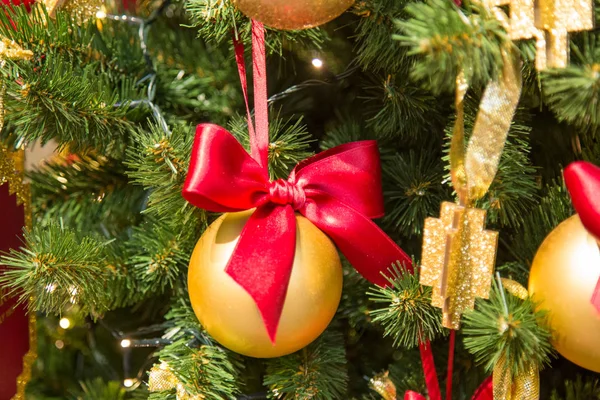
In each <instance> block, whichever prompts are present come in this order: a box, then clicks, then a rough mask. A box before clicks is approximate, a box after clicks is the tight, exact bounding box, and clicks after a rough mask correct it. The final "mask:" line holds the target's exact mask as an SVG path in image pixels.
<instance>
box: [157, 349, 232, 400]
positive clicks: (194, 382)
mask: <svg viewBox="0 0 600 400" xmlns="http://www.w3.org/2000/svg"><path fill="white" fill-rule="evenodd" d="M156 355H157V356H158V357H159V360H160V362H164V363H166V365H167V366H168V368H169V369H170V370H171V371H172V372H173V373H174V374H175V376H176V377H177V378H178V379H179V381H180V382H181V383H182V384H183V386H184V388H185V391H186V392H187V394H188V395H190V396H192V397H193V396H198V397H200V398H203V399H207V400H224V399H231V400H235V399H236V395H238V394H239V385H238V378H239V374H240V372H241V370H242V364H241V363H240V361H239V360H238V358H237V356H236V355H233V354H231V353H229V352H227V351H225V350H224V349H222V348H221V347H217V346H210V345H201V346H199V347H194V346H192V345H190V344H189V343H188V340H186V339H185V338H182V339H179V340H177V341H175V342H174V343H173V344H170V345H167V346H165V347H164V348H163V349H161V350H160V351H158V352H157V353H156ZM172 393H174V390H173V391H171V393H168V392H167V393H164V392H162V393H156V394H154V395H153V396H151V397H150V398H155V399H164V398H168V397H167V396H169V395H170V394H172Z"/></svg>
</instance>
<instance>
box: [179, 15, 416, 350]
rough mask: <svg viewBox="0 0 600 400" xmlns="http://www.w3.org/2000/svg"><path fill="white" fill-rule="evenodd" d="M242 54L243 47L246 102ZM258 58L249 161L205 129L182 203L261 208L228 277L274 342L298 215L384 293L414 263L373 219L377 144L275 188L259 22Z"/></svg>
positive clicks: (310, 162)
mask: <svg viewBox="0 0 600 400" xmlns="http://www.w3.org/2000/svg"><path fill="white" fill-rule="evenodd" d="M240 48H241V44H239V43H237V44H236V55H237V59H238V67H239V70H240V78H241V80H242V89H243V91H244V94H245V96H244V97H245V98H246V93H247V89H246V82H245V68H244V65H243V48H241V51H240ZM240 55H241V57H240ZM253 59H254V62H253V64H254V82H255V90H254V93H255V109H256V127H255V128H252V127H251V123H250V122H251V119H250V118H249V121H248V122H249V124H248V125H249V126H250V128H249V131H250V142H251V149H252V156H250V155H249V154H248V153H247V152H246V150H245V149H244V148H243V147H242V145H241V144H240V143H239V142H238V141H237V140H236V139H235V138H234V137H233V136H232V135H231V134H230V133H229V132H227V131H226V130H225V129H224V128H221V127H219V126H217V125H212V124H202V125H199V126H198V128H197V130H196V139H195V142H194V147H193V150H192V158H191V164H190V169H189V173H188V175H187V178H186V182H185V186H184V189H183V196H184V197H185V199H186V200H187V201H189V202H190V203H192V204H193V205H195V206H197V207H200V208H203V209H206V210H209V211H215V212H232V211H242V210H248V209H251V208H256V211H255V212H254V213H253V214H252V216H251V217H250V219H249V220H248V222H247V223H246V225H245V227H244V229H243V230H242V233H241V235H240V239H239V241H238V244H237V246H236V248H235V250H234V252H233V254H232V256H231V259H230V260H229V262H228V264H227V267H226V272H227V274H229V275H230V276H231V277H232V278H233V279H234V280H235V281H236V282H237V283H238V284H240V285H241V286H242V287H243V288H244V289H245V290H246V291H247V292H248V293H249V294H250V296H251V297H252V298H253V299H254V301H255V302H256V305H257V307H258V309H259V311H260V313H261V316H262V318H263V321H264V323H265V327H266V329H267V332H268V334H269V337H270V338H271V341H273V342H274V341H275V335H276V332H277V326H278V323H279V318H280V316H281V311H282V309H283V304H284V300H285V296H286V291H287V287H288V283H289V279H290V275H291V271H292V265H293V261H294V252H295V247H296V219H295V218H296V217H295V212H299V213H300V214H302V215H303V216H305V217H306V218H307V219H309V220H310V221H311V222H312V223H313V224H315V225H316V226H317V227H318V228H319V229H321V230H322V231H324V232H325V233H326V234H327V235H329V237H330V238H331V239H332V240H333V241H334V242H335V244H336V245H337V246H338V248H339V249H340V250H341V252H342V253H343V254H344V255H345V256H346V258H347V259H348V260H349V261H350V263H352V265H353V266H354V267H355V268H356V269H357V270H358V271H359V272H360V273H361V274H362V275H363V276H364V277H365V278H367V279H368V280H370V281H371V282H373V283H376V284H379V285H386V284H387V281H386V279H385V278H384V277H383V276H382V275H381V272H382V271H385V270H387V268H388V267H389V266H390V265H391V264H392V263H394V262H396V261H400V262H402V263H404V264H405V265H407V266H409V265H410V263H411V259H410V257H409V256H408V255H406V253H404V252H403V251H402V250H401V249H400V248H399V247H398V246H397V245H396V244H395V243H394V242H393V241H392V240H391V239H390V238H389V237H388V236H387V235H386V234H385V233H384V232H383V231H382V230H381V229H379V227H377V225H376V224H375V223H374V222H373V221H371V218H377V217H380V216H382V215H383V196H382V190H381V169H380V166H379V151H378V149H377V145H376V143H375V141H362V142H354V143H349V144H345V145H342V146H338V147H335V148H333V149H330V150H327V151H324V152H322V153H319V154H317V155H316V156H313V157H311V158H308V159H306V160H304V161H302V162H301V163H299V164H298V165H297V166H296V168H294V170H293V171H292V173H291V174H290V176H289V178H288V179H287V180H282V179H280V180H277V181H270V180H269V174H268V170H267V154H268V153H267V150H268V143H269V142H268V122H267V121H268V116H267V98H266V67H265V50H264V28H263V26H262V24H260V23H257V22H255V21H253ZM246 103H247V98H246ZM248 114H249V116H250V112H249V111H248Z"/></svg>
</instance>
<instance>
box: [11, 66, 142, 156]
mask: <svg viewBox="0 0 600 400" xmlns="http://www.w3.org/2000/svg"><path fill="white" fill-rule="evenodd" d="M13 65H14V66H16V65H17V64H14V63H13ZM20 65H21V67H22V68H19V69H16V68H7V69H3V71H4V74H5V75H6V74H8V75H9V78H10V75H11V74H10V72H13V74H16V72H18V73H19V75H20V78H19V79H16V80H15V79H14V78H13V79H9V80H8V82H7V96H6V99H5V106H6V110H7V113H6V114H7V117H6V120H7V122H8V123H10V124H11V126H12V127H13V128H14V130H15V134H16V136H17V137H18V138H19V140H20V141H24V142H29V141H35V140H36V139H40V140H41V141H42V142H43V143H45V142H47V141H49V140H50V139H56V140H57V142H58V143H59V144H60V145H62V146H65V145H67V144H68V145H69V148H70V149H71V150H72V151H83V150H86V149H88V148H89V147H95V148H97V149H100V150H102V151H103V152H104V153H105V154H107V152H119V151H121V150H122V148H123V145H124V144H125V143H126V142H127V140H128V135H129V133H130V132H131V130H132V129H133V125H132V122H131V121H130V120H128V118H127V115H128V111H129V107H128V104H126V103H122V99H121V98H120V97H119V95H118V94H119V93H121V94H127V98H131V97H129V96H131V94H132V93H133V89H131V90H123V88H133V82H132V81H131V80H129V81H128V80H124V81H122V82H120V85H119V86H120V88H119V90H116V89H114V90H113V89H112V88H111V87H110V85H109V84H108V82H107V80H106V79H105V77H104V76H103V75H98V74H97V73H96V72H95V69H94V67H93V66H87V67H84V68H83V69H80V68H79V67H78V66H76V65H75V64H73V60H70V59H63V58H61V57H60V56H57V55H55V54H54V55H53V54H47V55H46V57H45V60H44V63H43V66H42V67H39V66H36V65H34V64H32V63H21V64H20Z"/></svg>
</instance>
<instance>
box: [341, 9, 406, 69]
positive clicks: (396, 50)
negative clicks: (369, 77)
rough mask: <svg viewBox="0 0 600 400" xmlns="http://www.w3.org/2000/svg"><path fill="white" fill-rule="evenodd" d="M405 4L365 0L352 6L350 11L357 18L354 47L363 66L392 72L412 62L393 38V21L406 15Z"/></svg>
mask: <svg viewBox="0 0 600 400" xmlns="http://www.w3.org/2000/svg"><path fill="white" fill-rule="evenodd" d="M406 4H407V1H399V0H366V1H360V2H357V3H356V4H355V5H354V8H353V9H352V11H353V12H354V13H355V14H357V15H358V16H359V17H360V20H359V22H358V26H357V27H356V45H355V48H356V53H357V60H358V62H359V63H360V65H361V66H362V67H363V68H365V69H370V70H383V71H385V72H395V71H398V70H399V69H401V68H402V67H405V66H407V64H409V63H410V62H411V59H410V58H409V57H407V56H406V50H405V49H403V48H401V47H400V46H398V45H397V43H394V41H393V39H392V34H393V33H395V27H394V20H395V19H397V18H402V17H405V16H406V13H405V12H404V7H405V6H406Z"/></svg>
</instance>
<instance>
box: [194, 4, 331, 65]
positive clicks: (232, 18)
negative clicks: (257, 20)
mask: <svg viewBox="0 0 600 400" xmlns="http://www.w3.org/2000/svg"><path fill="white" fill-rule="evenodd" d="M185 7H186V10H187V12H188V14H189V16H190V18H191V20H192V26H193V27H195V28H198V36H199V37H201V38H202V39H204V40H205V41H206V42H209V43H210V42H214V43H217V44H221V43H224V42H228V41H229V40H231V38H232V35H235V36H236V37H239V38H241V39H242V41H243V42H244V43H246V44H249V43H250V38H251V34H252V25H251V22H250V18H248V17H246V16H245V15H244V14H242V13H241V12H240V11H239V10H238V9H237V8H236V7H235V5H234V4H233V2H232V1H231V0H189V1H187V2H186V5H185ZM232 32H233V33H232ZM326 38H327V36H326V34H325V32H324V31H323V30H321V29H319V28H313V29H303V30H297V31H286V30H281V31H280V30H276V29H272V28H269V27H266V41H265V43H266V46H267V51H268V52H269V53H276V54H279V55H281V53H282V50H283V47H284V44H285V43H290V42H296V43H298V44H300V45H306V46H308V45H310V47H312V48H317V49H318V48H320V47H321V44H322V43H323V42H324V41H325V40H326Z"/></svg>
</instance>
